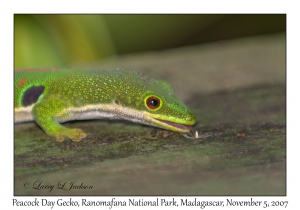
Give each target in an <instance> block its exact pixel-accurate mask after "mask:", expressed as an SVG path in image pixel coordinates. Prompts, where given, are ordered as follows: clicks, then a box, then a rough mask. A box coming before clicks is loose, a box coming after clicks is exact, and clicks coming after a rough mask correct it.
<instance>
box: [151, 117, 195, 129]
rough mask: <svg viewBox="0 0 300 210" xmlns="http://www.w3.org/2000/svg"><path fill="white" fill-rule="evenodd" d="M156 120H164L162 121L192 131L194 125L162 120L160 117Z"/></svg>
mask: <svg viewBox="0 0 300 210" xmlns="http://www.w3.org/2000/svg"><path fill="white" fill-rule="evenodd" d="M156 120H158V121H160V122H162V123H165V124H168V125H170V126H173V127H176V128H178V129H180V130H186V131H190V130H192V126H191V125H184V124H178V123H174V122H170V121H167V120H160V119H157V118H156Z"/></svg>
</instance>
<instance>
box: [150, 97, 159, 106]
mask: <svg viewBox="0 0 300 210" xmlns="http://www.w3.org/2000/svg"><path fill="white" fill-rule="evenodd" d="M150 105H151V106H158V101H157V100H155V99H151V101H150Z"/></svg>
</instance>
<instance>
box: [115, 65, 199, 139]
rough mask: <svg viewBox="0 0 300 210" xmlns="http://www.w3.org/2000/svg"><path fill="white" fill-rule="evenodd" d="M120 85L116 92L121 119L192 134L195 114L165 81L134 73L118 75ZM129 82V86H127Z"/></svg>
mask: <svg viewBox="0 0 300 210" xmlns="http://www.w3.org/2000/svg"><path fill="white" fill-rule="evenodd" d="M118 74H120V75H119V76H118V78H120V82H119V83H120V84H123V85H120V86H119V87H118V90H120V91H115V92H116V95H117V101H118V103H117V104H118V106H120V107H122V108H121V110H120V112H122V114H120V117H121V118H124V119H128V120H131V121H135V122H139V123H143V124H146V125H152V126H156V127H160V128H163V129H167V130H171V131H176V132H183V133H184V132H190V130H191V129H192V125H194V124H195V123H196V116H195V114H194V113H193V112H192V111H191V110H190V109H189V108H188V107H187V106H186V105H185V104H184V103H182V101H181V100H180V99H179V98H178V97H176V96H175V94H174V93H173V90H172V88H171V86H170V85H169V84H168V83H167V82H165V81H162V80H155V79H153V78H151V77H149V76H147V75H143V74H140V73H135V72H132V71H126V74H125V73H124V71H121V72H118ZM128 81H130V83H128Z"/></svg>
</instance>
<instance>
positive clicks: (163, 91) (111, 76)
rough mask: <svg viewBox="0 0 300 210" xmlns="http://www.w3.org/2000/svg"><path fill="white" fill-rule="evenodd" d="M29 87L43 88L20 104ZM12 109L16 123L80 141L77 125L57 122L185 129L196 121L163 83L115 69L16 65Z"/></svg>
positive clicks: (172, 129) (138, 74) (81, 132)
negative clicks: (153, 101)
mask: <svg viewBox="0 0 300 210" xmlns="http://www.w3.org/2000/svg"><path fill="white" fill-rule="evenodd" d="M32 87H43V88H44V90H43V92H42V93H41V94H40V95H38V96H39V97H38V98H37V100H34V101H33V102H32V103H31V104H26V105H24V102H23V99H24V97H25V95H26V94H25V93H26V92H27V91H28V90H30V89H31V88H32ZM27 93H28V92H27ZM153 96H154V97H156V98H158V99H159V100H160V105H159V107H158V108H155V109H151V108H149V106H148V105H147V99H148V98H149V97H153ZM26 97H30V95H29V96H28V94H27V95H26ZM14 108H15V122H16V123H20V122H26V121H33V120H35V121H36V123H37V124H38V125H39V126H40V127H41V128H42V129H43V130H44V131H45V132H46V133H47V134H48V135H50V136H54V137H56V140H57V141H63V140H64V138H65V137H68V138H70V139H72V140H73V141H80V140H81V139H82V138H84V137H85V136H86V134H85V133H84V132H83V131H82V130H80V129H77V128H76V129H69V128H66V127H64V126H62V125H60V124H59V123H60V122H65V121H69V120H77V119H80V120H82V119H100V118H110V119H126V120H130V121H133V122H138V123H142V124H146V125H151V126H156V127H160V128H163V129H167V130H171V131H176V132H182V133H184V132H189V131H190V130H191V125H194V124H195V122H196V118H195V115H194V114H193V113H192V112H191V111H190V110H189V109H188V108H187V107H186V106H185V105H184V104H183V103H182V102H181V101H180V100H179V99H178V98H177V97H176V96H175V95H174V94H173V91H172V89H171V87H170V85H169V84H168V83H166V82H164V81H161V80H155V79H152V78H150V77H148V76H145V75H143V74H140V73H136V72H133V71H128V70H119V69H115V70H109V71H107V70H89V71H87V70H81V69H20V70H18V69H17V70H15V79H14Z"/></svg>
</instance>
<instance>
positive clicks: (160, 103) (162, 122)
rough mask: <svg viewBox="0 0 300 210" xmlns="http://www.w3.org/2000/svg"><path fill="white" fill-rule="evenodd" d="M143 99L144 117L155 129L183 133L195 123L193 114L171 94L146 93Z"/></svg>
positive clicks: (188, 130)
mask: <svg viewBox="0 0 300 210" xmlns="http://www.w3.org/2000/svg"><path fill="white" fill-rule="evenodd" d="M143 99H144V103H143V105H144V117H145V119H147V120H149V121H150V122H151V124H152V125H154V126H156V127H161V128H164V129H167V130H171V131H176V132H182V133H184V132H190V130H191V129H192V125H194V124H195V123H196V116H195V114H194V113H193V112H192V111H191V110H190V109H189V108H187V106H186V105H185V104H183V103H182V102H181V101H180V100H179V99H178V98H177V97H176V96H175V95H173V94H171V95H164V96H160V95H158V94H156V93H147V94H145V95H144V96H143Z"/></svg>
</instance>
